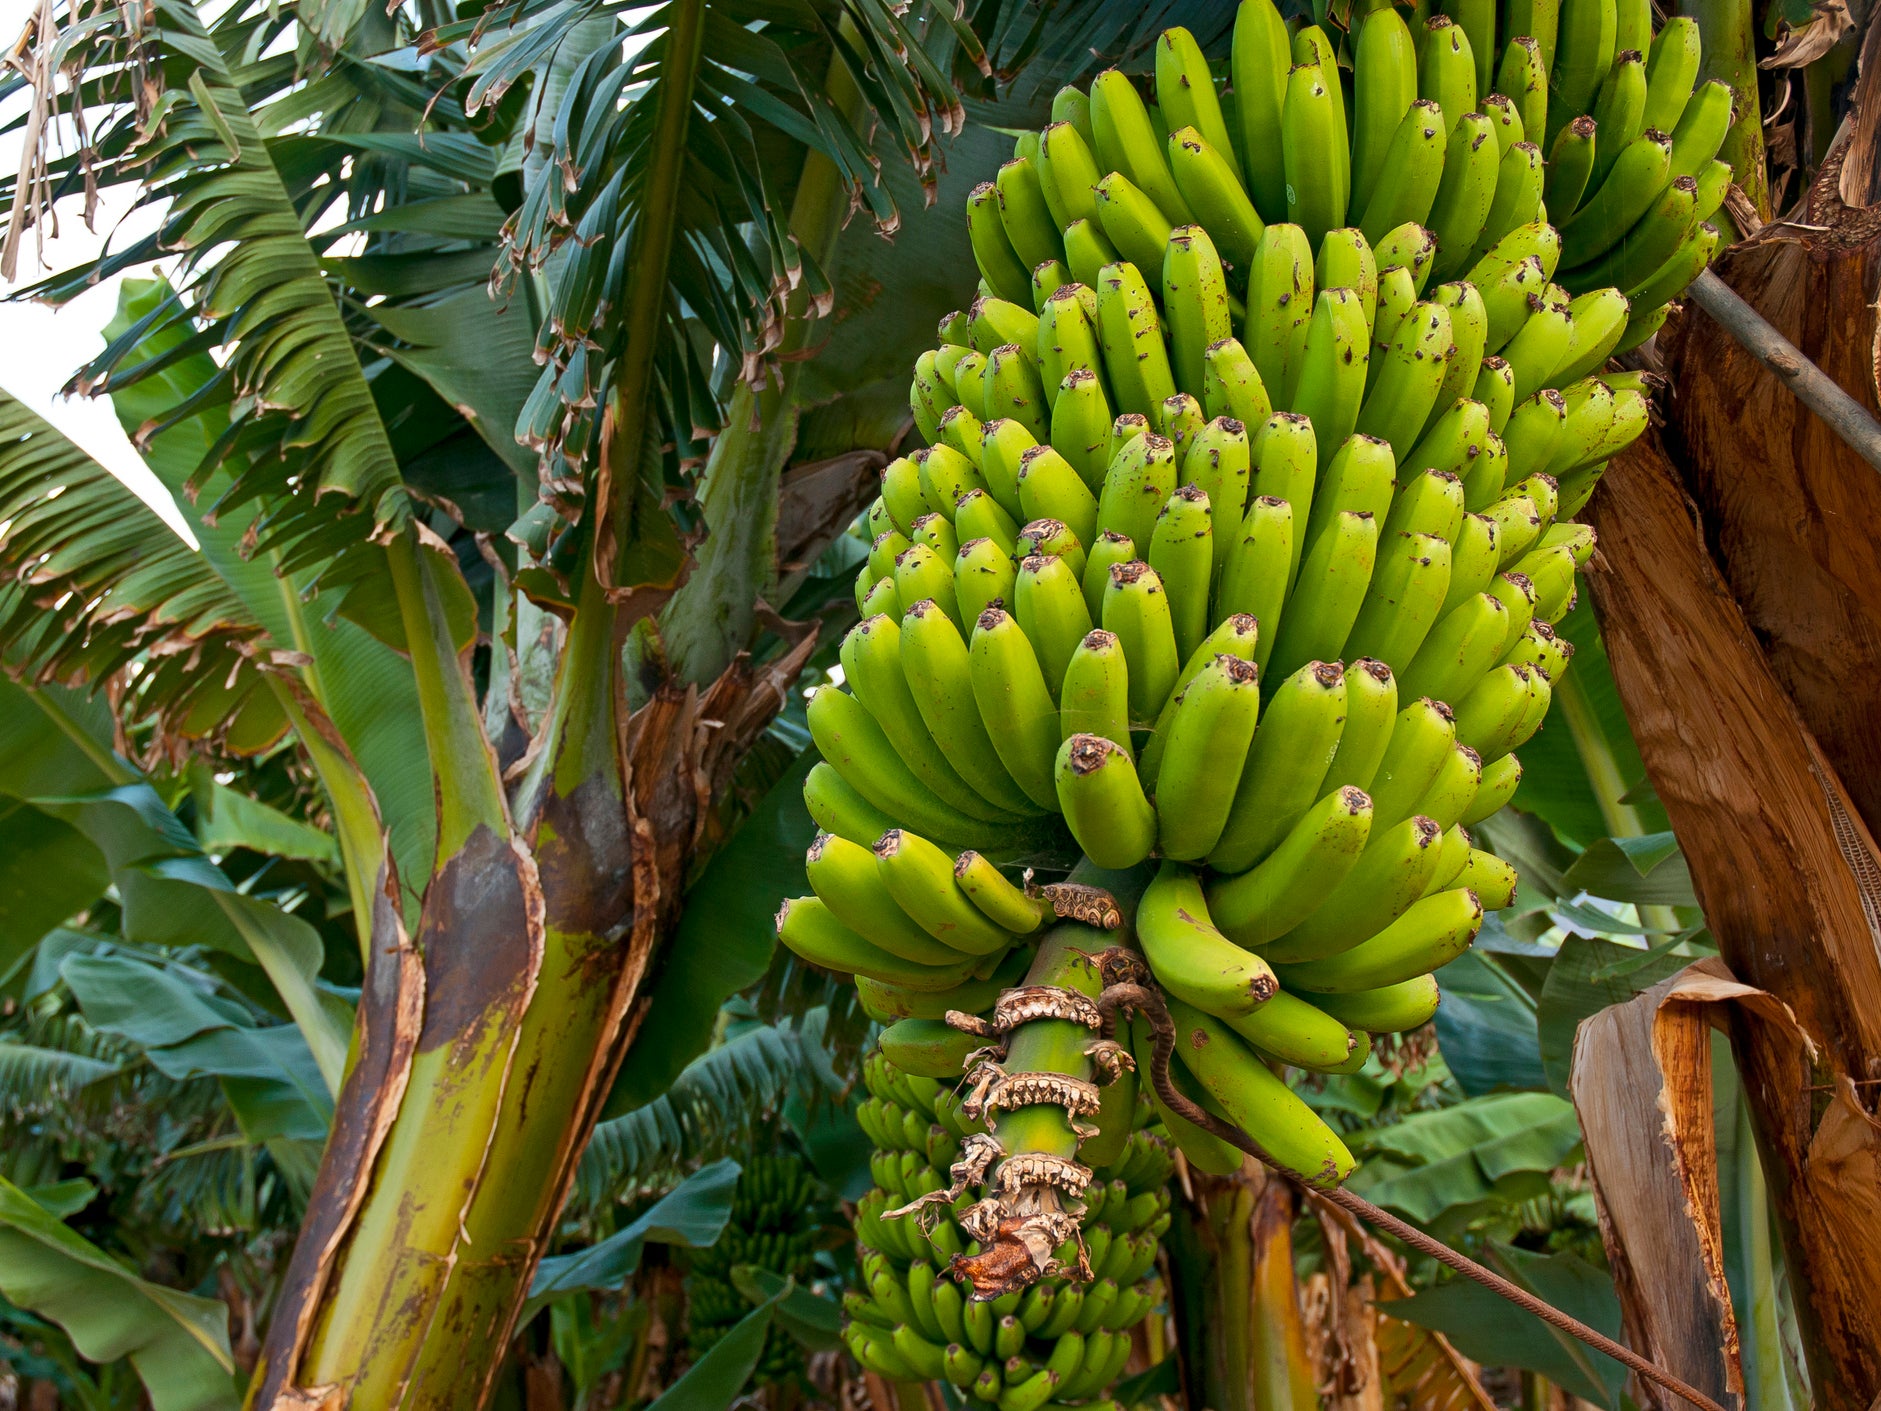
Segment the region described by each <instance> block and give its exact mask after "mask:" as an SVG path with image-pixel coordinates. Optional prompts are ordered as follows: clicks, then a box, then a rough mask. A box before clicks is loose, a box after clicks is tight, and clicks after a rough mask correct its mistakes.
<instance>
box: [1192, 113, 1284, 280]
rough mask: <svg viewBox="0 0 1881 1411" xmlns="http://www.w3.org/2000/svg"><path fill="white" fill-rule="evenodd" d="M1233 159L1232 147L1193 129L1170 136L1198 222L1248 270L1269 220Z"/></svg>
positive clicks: (1222, 249) (1236, 263)
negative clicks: (1256, 204) (1255, 205)
mask: <svg viewBox="0 0 1881 1411" xmlns="http://www.w3.org/2000/svg"><path fill="white" fill-rule="evenodd" d="M1233 160H1234V157H1233V152H1232V149H1230V148H1224V147H1219V146H1217V145H1216V144H1214V143H1212V142H1210V141H1208V140H1207V139H1206V138H1205V137H1203V136H1202V134H1201V133H1199V132H1197V131H1196V130H1195V129H1194V128H1193V127H1179V128H1177V129H1176V130H1174V131H1173V132H1171V133H1170V134H1169V169H1170V171H1171V173H1172V174H1173V175H1174V176H1175V181H1176V188H1177V189H1178V190H1179V191H1181V192H1182V198H1183V200H1185V201H1186V202H1188V205H1189V209H1190V210H1191V211H1193V212H1194V213H1195V221H1196V224H1197V225H1199V226H1201V227H1202V228H1203V229H1204V230H1206V231H1207V232H1208V233H1209V236H1210V238H1211V239H1213V240H1214V242H1215V244H1216V245H1217V246H1218V247H1219V248H1220V250H1221V252H1222V254H1223V255H1224V256H1225V257H1226V258H1227V259H1228V260H1229V261H1230V262H1232V263H1233V264H1234V265H1235V266H1236V267H1237V268H1242V269H1245V268H1246V267H1247V266H1248V265H1249V264H1250V263H1251V262H1252V260H1253V258H1254V248H1255V246H1256V245H1257V244H1258V243H1259V241H1260V238H1261V232H1262V231H1263V230H1264V229H1265V228H1266V222H1264V221H1263V220H1262V219H1261V216H1260V212H1259V211H1258V210H1256V209H1255V207H1254V202H1253V201H1252V199H1250V198H1249V196H1248V194H1247V191H1246V190H1245V189H1244V188H1243V187H1242V185H1241V182H1240V179H1239V178H1238V177H1237V176H1236V175H1235V172H1234V169H1233V165H1232V164H1233Z"/></svg>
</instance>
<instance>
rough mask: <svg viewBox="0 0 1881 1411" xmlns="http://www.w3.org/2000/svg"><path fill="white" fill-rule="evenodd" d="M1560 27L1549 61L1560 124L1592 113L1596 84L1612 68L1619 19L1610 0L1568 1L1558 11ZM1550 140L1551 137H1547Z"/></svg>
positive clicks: (1553, 123)
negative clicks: (1551, 63) (1551, 59)
mask: <svg viewBox="0 0 1881 1411" xmlns="http://www.w3.org/2000/svg"><path fill="white" fill-rule="evenodd" d="M1560 13H1561V27H1560V30H1559V31H1558V33H1557V35H1556V39H1555V48H1554V58H1553V80H1554V97H1553V99H1552V103H1553V106H1554V109H1555V111H1556V112H1558V113H1559V114H1560V116H1559V117H1558V118H1551V120H1550V125H1551V126H1553V125H1555V124H1556V123H1564V122H1566V121H1567V119H1568V117H1570V116H1572V115H1574V114H1576V113H1587V112H1591V111H1592V110H1593V106H1594V95H1595V93H1597V92H1598V91H1599V88H1600V81H1601V79H1603V78H1604V77H1606V73H1607V70H1608V69H1609V68H1611V67H1612V65H1613V54H1614V45H1615V44H1616V43H1618V41H1619V16H1618V14H1617V11H1616V7H1615V5H1614V0H1568V3H1566V4H1564V5H1563V6H1562V7H1561V12H1560ZM1549 135H1550V136H1551V137H1552V136H1553V134H1552V133H1550V134H1549Z"/></svg>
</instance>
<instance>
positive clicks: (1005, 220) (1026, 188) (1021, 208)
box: [994, 159, 1062, 269]
mask: <svg viewBox="0 0 1881 1411" xmlns="http://www.w3.org/2000/svg"><path fill="white" fill-rule="evenodd" d="M994 186H995V188H996V190H997V191H998V194H999V218H1000V224H1001V225H1002V226H1004V227H1005V231H1006V239H1007V240H1008V241H1009V242H1010V243H1011V245H1012V249H1013V253H1014V254H1016V255H1017V256H1018V257H1019V262H1020V263H1021V264H1022V265H1024V266H1025V267H1026V268H1027V269H1032V268H1033V267H1034V266H1036V265H1040V264H1043V263H1044V262H1045V261H1046V260H1055V259H1057V258H1058V252H1059V250H1060V248H1061V247H1060V245H1059V241H1058V232H1059V230H1060V229H1061V228H1062V227H1060V226H1059V224H1058V222H1057V221H1056V220H1055V219H1054V218H1053V216H1052V212H1051V208H1050V207H1049V206H1047V205H1046V203H1045V192H1044V190H1043V188H1042V187H1041V185H1040V182H1039V174H1038V168H1037V167H1036V166H1035V165H1033V164H1032V163H1031V162H1029V161H1025V160H1022V159H1015V160H1013V161H1010V162H1007V163H1006V164H1005V165H1004V166H1002V167H1001V168H1000V169H999V174H998V176H997V177H995V178H994Z"/></svg>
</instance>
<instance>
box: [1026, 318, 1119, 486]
mask: <svg viewBox="0 0 1881 1411" xmlns="http://www.w3.org/2000/svg"><path fill="white" fill-rule="evenodd" d="M1053 327H1054V328H1056V327H1057V325H1056V324H1055V323H1054V325H1053ZM1042 332H1043V329H1042V328H1041V333H1042ZM1093 336H1095V334H1093ZM1114 420H1115V416H1114V414H1113V412H1112V410H1111V405H1110V396H1109V394H1108V393H1107V392H1105V390H1104V382H1103V378H1102V377H1101V376H1099V375H1098V371H1097V368H1096V367H1095V366H1093V367H1092V368H1090V369H1089V370H1086V369H1081V368H1078V369H1073V370H1072V371H1071V372H1068V373H1066V374H1065V378H1064V381H1063V382H1062V383H1060V384H1059V388H1058V400H1057V401H1055V402H1053V403H1052V435H1051V442H1052V445H1054V446H1056V447H1057V448H1058V451H1059V454H1061V455H1062V456H1064V457H1065V459H1066V460H1068V461H1070V462H1071V464H1072V466H1073V467H1074V468H1075V469H1076V470H1077V472H1078V475H1079V477H1080V478H1081V479H1082V480H1083V481H1084V483H1085V484H1086V485H1087V486H1088V487H1090V489H1091V490H1092V491H1096V490H1097V489H1099V488H1100V487H1101V486H1102V485H1103V483H1104V472H1105V471H1106V470H1107V469H1108V468H1109V465H1110V428H1111V423H1112V422H1113V421H1114Z"/></svg>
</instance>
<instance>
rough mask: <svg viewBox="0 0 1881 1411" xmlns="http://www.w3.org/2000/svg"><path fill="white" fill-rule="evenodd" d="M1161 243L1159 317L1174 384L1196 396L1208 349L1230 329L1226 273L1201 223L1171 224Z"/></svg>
mask: <svg viewBox="0 0 1881 1411" xmlns="http://www.w3.org/2000/svg"><path fill="white" fill-rule="evenodd" d="M1165 245H1166V248H1164V249H1162V250H1161V251H1160V252H1159V253H1160V254H1161V256H1162V262H1161V269H1162V280H1163V322H1164V324H1165V325H1166V326H1167V328H1168V331H1169V346H1170V354H1171V360H1172V361H1173V363H1174V371H1175V385H1176V386H1177V387H1178V388H1180V389H1181V390H1182V391H1184V392H1188V393H1192V394H1193V395H1195V396H1197V397H1200V396H1201V394H1202V392H1203V391H1204V390H1205V388H1206V387H1207V354H1208V349H1209V348H1210V347H1211V346H1212V345H1214V344H1216V343H1218V342H1220V341H1221V340H1222V339H1224V338H1226V337H1228V336H1229V335H1230V334H1231V333H1232V332H1233V331H1234V325H1233V322H1232V320H1231V318H1230V316H1229V310H1228V281H1227V276H1226V275H1225V274H1224V273H1223V271H1222V267H1221V256H1220V255H1219V254H1218V253H1216V250H1215V242H1214V241H1213V240H1211V239H1209V236H1208V232H1207V231H1206V230H1205V229H1203V228H1202V227H1201V226H1199V225H1185V226H1180V227H1178V228H1176V229H1175V230H1174V231H1172V232H1170V233H1169V234H1168V235H1167V236H1166V237H1165ZM1144 268H1146V269H1148V268H1155V266H1150V265H1145V266H1144Z"/></svg>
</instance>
